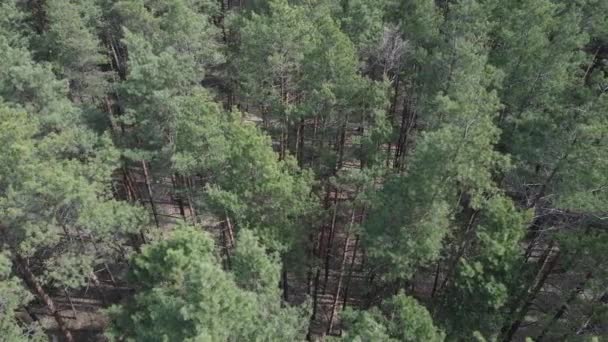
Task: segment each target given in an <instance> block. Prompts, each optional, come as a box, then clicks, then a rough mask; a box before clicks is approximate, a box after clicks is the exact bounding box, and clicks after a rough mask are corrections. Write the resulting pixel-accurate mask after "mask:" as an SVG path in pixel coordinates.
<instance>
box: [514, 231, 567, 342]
mask: <svg viewBox="0 0 608 342" xmlns="http://www.w3.org/2000/svg"><path fill="white" fill-rule="evenodd" d="M559 254H560V252H559V249H557V247H556V246H555V243H554V242H553V241H551V242H550V243H549V246H548V248H547V253H546V257H545V258H544V261H543V264H542V266H541V268H540V270H539V271H538V274H537V275H536V278H535V280H534V283H533V285H532V286H531V287H529V288H528V290H527V291H526V292H525V293H524V294H523V298H522V299H523V300H518V301H517V302H516V305H519V303H521V302H522V301H523V305H521V306H520V307H517V306H516V309H515V310H514V312H515V316H514V317H515V319H514V320H513V322H512V323H511V324H510V325H505V326H504V327H503V329H502V331H503V332H504V334H503V339H502V340H503V341H504V342H509V341H511V340H512V339H513V335H515V333H516V332H517V330H518V329H519V327H520V326H521V323H522V322H523V320H524V318H525V317H526V314H527V313H528V310H529V309H530V306H532V303H533V302H534V299H536V296H537V295H538V293H539V292H540V290H541V289H542V287H543V285H544V284H545V281H546V280H547V278H548V277H549V274H550V273H551V271H553V268H554V267H555V265H556V264H557V260H558V259H559Z"/></svg>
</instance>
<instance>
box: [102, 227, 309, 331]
mask: <svg viewBox="0 0 608 342" xmlns="http://www.w3.org/2000/svg"><path fill="white" fill-rule="evenodd" d="M213 245H214V244H213V240H212V239H211V238H210V237H209V236H208V235H206V234H204V233H201V232H198V231H196V230H194V229H193V228H188V227H183V228H180V229H178V230H177V231H176V232H174V233H173V234H172V236H171V237H170V238H169V239H166V240H162V241H159V242H157V243H155V244H153V245H150V246H148V247H146V248H144V250H143V252H142V254H141V255H138V256H136V257H135V259H134V260H133V264H134V268H133V270H132V277H133V279H134V281H136V283H137V284H139V286H141V290H140V291H139V292H138V293H137V294H136V295H135V297H134V298H133V300H132V301H130V302H129V303H128V304H126V305H124V306H122V307H119V306H114V307H112V308H111V309H110V310H109V314H110V315H111V317H112V319H113V325H112V329H111V332H110V337H112V338H116V339H119V338H121V336H122V338H127V340H146V341H166V340H169V341H172V340H180V341H226V340H251V339H254V340H256V339H259V340H285V339H288V340H289V339H301V338H302V337H303V336H302V330H303V323H302V322H304V321H305V320H304V317H303V316H302V313H300V312H299V310H298V309H297V308H291V307H285V308H282V307H281V306H282V305H281V303H280V295H279V293H278V291H277V290H276V289H277V285H278V279H279V273H278V272H279V270H280V266H279V265H278V263H277V261H276V259H275V258H269V257H268V256H267V255H266V254H265V252H264V250H263V249H262V247H260V245H259V244H258V243H257V242H256V238H255V236H254V235H252V233H251V232H249V231H243V232H242V233H241V236H240V237H239V240H238V245H237V250H236V254H235V270H234V276H233V275H232V274H231V273H230V272H226V271H224V270H222V268H221V266H220V263H219V260H218V259H217V257H216V256H215V255H214V246H213ZM275 280H276V281H275Z"/></svg>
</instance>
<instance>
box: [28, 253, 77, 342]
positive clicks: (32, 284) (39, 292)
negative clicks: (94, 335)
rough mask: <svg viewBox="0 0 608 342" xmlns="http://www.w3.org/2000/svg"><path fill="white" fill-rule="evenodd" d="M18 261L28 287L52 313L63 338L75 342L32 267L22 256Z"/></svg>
mask: <svg viewBox="0 0 608 342" xmlns="http://www.w3.org/2000/svg"><path fill="white" fill-rule="evenodd" d="M16 261H17V266H18V268H19V269H20V271H21V274H22V276H23V280H24V281H25V283H26V284H27V285H28V287H29V288H30V289H31V290H32V291H33V292H34V293H35V294H36V296H37V297H38V299H40V301H41V302H43V303H44V305H45V306H46V308H47V309H48V310H49V311H50V313H51V315H52V316H53V318H54V319H55V322H57V327H58V328H59V330H60V331H61V333H62V334H63V337H65V340H66V341H67V342H73V341H74V338H73V337H72V333H71V332H70V330H69V329H68V328H67V325H66V323H65V321H64V320H63V317H61V314H60V313H59V310H57V307H56V306H55V302H54V301H53V299H52V298H51V296H49V295H48V293H46V291H45V290H44V289H43V288H42V285H41V284H40V282H38V279H36V276H35V275H34V274H33V273H32V271H31V270H30V267H29V266H28V264H27V262H26V260H25V259H24V258H23V257H22V256H21V255H19V254H17V255H16Z"/></svg>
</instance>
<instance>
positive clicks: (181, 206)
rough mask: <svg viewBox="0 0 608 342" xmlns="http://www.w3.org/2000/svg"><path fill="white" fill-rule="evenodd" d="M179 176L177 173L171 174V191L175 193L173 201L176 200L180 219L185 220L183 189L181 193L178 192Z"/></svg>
mask: <svg viewBox="0 0 608 342" xmlns="http://www.w3.org/2000/svg"><path fill="white" fill-rule="evenodd" d="M179 178H180V177H179V175H176V174H172V175H171V183H173V193H174V194H175V201H176V202H177V205H178V206H179V214H180V215H181V216H182V219H184V221H186V209H185V207H184V197H183V190H182V193H178V192H179V190H178V189H179V187H180V184H178V181H179Z"/></svg>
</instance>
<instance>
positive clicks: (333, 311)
mask: <svg viewBox="0 0 608 342" xmlns="http://www.w3.org/2000/svg"><path fill="white" fill-rule="evenodd" d="M354 216H355V215H354V210H353V221H354ZM349 240H350V233H349V232H346V241H344V250H343V251H342V262H341V264H340V273H339V274H338V285H337V286H336V295H335V296H334V301H333V303H332V304H331V311H330V313H329V324H328V326H327V333H328V334H331V330H332V329H333V327H334V317H335V316H336V307H337V305H338V300H339V298H340V290H341V289H342V279H343V278H344V277H343V274H344V265H346V250H347V248H348V242H349Z"/></svg>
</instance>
